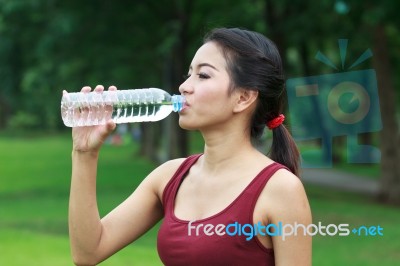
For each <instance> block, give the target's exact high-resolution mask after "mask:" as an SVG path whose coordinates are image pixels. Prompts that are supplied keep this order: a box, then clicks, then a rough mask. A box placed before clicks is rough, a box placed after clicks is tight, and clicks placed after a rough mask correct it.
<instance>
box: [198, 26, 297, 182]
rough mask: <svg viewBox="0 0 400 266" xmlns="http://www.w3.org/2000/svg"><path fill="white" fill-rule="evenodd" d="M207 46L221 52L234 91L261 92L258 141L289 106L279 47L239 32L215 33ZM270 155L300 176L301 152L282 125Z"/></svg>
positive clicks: (254, 130) (254, 127)
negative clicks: (218, 48) (271, 123)
mask: <svg viewBox="0 0 400 266" xmlns="http://www.w3.org/2000/svg"><path fill="white" fill-rule="evenodd" d="M206 42H215V43H216V44H217V45H218V46H219V47H220V49H221V50H222V53H223V55H224V57H225V59H226V62H227V68H228V69H227V71H228V73H229V75H230V78H231V82H232V84H231V87H232V88H231V89H232V90H233V89H235V88H242V89H249V90H257V91H258V99H257V107H256V110H255V112H254V114H253V117H252V120H251V130H250V134H251V138H252V139H259V138H260V137H261V136H262V134H263V132H264V130H265V127H266V123H267V122H268V121H270V120H272V119H274V118H276V117H277V116H279V115H280V114H281V113H282V112H283V110H284V107H285V103H286V89H285V78H284V74H283V69H282V60H281V57H280V55H279V51H278V49H277V47H276V46H275V44H274V43H273V42H272V41H271V40H269V39H268V38H266V37H265V36H264V35H262V34H260V33H257V32H253V31H248V30H244V29H238V28H217V29H214V30H212V31H211V32H209V33H208V34H207V35H206V36H205V38H204V43H206ZM269 154H270V157H271V159H273V160H274V161H276V162H278V163H281V164H283V165H285V166H286V167H288V168H289V169H290V170H291V171H292V172H293V173H294V174H295V175H297V176H299V151H298V149H297V146H296V144H295V142H294V140H293V138H292V136H291V135H290V133H289V131H288V130H287V129H286V127H285V126H284V125H283V124H282V125H280V126H278V127H276V128H274V129H272V146H271V150H270V153H269Z"/></svg>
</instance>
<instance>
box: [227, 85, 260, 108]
mask: <svg viewBox="0 0 400 266" xmlns="http://www.w3.org/2000/svg"><path fill="white" fill-rule="evenodd" d="M257 97H258V90H246V89H239V90H237V98H236V99H237V100H236V104H235V106H234V108H233V112H234V113H240V112H242V111H243V110H246V109H247V108H249V107H250V106H252V105H253V103H255V102H256V100H257Z"/></svg>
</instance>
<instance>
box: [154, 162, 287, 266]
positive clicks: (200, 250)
mask: <svg viewBox="0 0 400 266" xmlns="http://www.w3.org/2000/svg"><path fill="white" fill-rule="evenodd" d="M200 156H201V155H193V156H191V157H188V158H187V159H186V160H185V161H184V162H183V163H182V165H181V166H180V167H179V168H178V170H177V171H176V173H175V174H174V176H173V177H172V178H171V180H170V181H169V182H168V184H167V185H166V187H165V189H164V192H163V197H162V203H163V207H164V220H163V222H162V224H161V227H160V230H159V232H158V237H157V249H158V254H159V256H160V259H161V261H162V262H163V263H164V264H165V265H174V266H178V265H185V266H194V265H199V266H200V265H201V266H209V265H246V266H247V265H254V266H256V265H268V266H270V265H275V262H274V253H273V250H272V249H267V248H265V247H264V246H263V245H262V244H261V242H260V241H259V240H258V238H257V236H254V237H253V238H251V239H250V240H246V238H248V236H245V235H238V234H236V235H235V236H231V235H228V234H227V233H225V234H224V232H225V231H224V230H223V227H221V226H217V225H218V224H223V225H225V226H228V225H229V224H235V223H237V224H236V225H244V224H250V225H253V224H254V223H253V213H254V207H255V204H256V202H257V199H258V197H259V195H260V193H261V191H262V190H263V188H264V186H265V184H266V183H267V182H268V180H269V179H270V177H271V176H272V175H273V174H274V173H275V172H276V171H277V170H279V169H282V168H285V166H283V165H280V164H278V163H272V164H270V165H268V166H267V167H265V168H264V169H263V170H262V171H261V172H260V173H259V174H258V175H257V176H256V177H255V178H254V179H253V180H252V181H251V183H250V184H249V185H248V186H247V187H246V188H245V190H244V191H242V193H241V194H240V195H239V196H238V197H237V198H236V199H235V200H234V201H233V202H232V203H231V204H230V205H229V206H228V207H226V208H225V209H224V210H222V211H220V212H219V213H217V214H215V215H212V216H210V217H208V218H205V219H201V220H196V221H192V222H189V221H184V220H181V219H179V218H177V217H176V216H175V213H174V205H175V197H176V194H177V192H178V189H179V186H180V185H181V183H182V181H183V179H184V178H185V176H186V174H187V173H188V171H189V169H190V167H191V166H192V165H193V164H194V163H195V162H196V161H197V159H198V158H199V157H200ZM201 224H202V225H201ZM189 226H190V228H191V229H190V230H189ZM206 226H207V229H206ZM225 228H226V227H225ZM230 229H232V230H229V231H230V232H231V233H234V228H233V227H232V228H230ZM247 229H249V228H247ZM196 230H197V232H196ZM189 231H190V235H189ZM245 231H248V230H245ZM222 234H223V235H222Z"/></svg>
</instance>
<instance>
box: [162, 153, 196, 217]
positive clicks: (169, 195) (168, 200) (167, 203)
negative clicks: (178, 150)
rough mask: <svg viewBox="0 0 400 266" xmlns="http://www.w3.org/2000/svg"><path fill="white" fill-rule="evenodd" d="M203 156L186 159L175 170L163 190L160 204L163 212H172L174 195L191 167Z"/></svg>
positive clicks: (192, 156)
mask: <svg viewBox="0 0 400 266" xmlns="http://www.w3.org/2000/svg"><path fill="white" fill-rule="evenodd" d="M202 155H203V154H194V155H191V156H189V157H187V158H186V159H185V160H184V161H183V163H182V164H181V165H180V166H179V168H178V169H177V170H176V172H175V174H174V175H173V176H172V178H171V180H169V182H168V183H167V185H166V186H165V188H164V192H163V195H162V204H163V205H164V210H165V211H167V210H172V209H173V207H174V206H173V205H174V199H175V195H176V193H177V191H178V189H179V186H180V185H181V183H182V180H183V178H184V177H185V176H186V174H187V172H188V171H189V169H190V168H191V167H192V165H193V164H194V163H195V162H196V161H197V160H198V159H199V158H200V156H202Z"/></svg>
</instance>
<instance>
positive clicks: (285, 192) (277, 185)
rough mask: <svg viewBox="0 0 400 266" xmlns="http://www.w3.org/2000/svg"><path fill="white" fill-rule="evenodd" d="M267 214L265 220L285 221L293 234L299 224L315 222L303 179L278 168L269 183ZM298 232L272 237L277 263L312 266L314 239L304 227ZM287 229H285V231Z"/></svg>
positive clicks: (267, 187) (280, 265)
mask: <svg viewBox="0 0 400 266" xmlns="http://www.w3.org/2000/svg"><path fill="white" fill-rule="evenodd" d="M266 193H267V195H268V201H267V202H268V208H267V210H268V213H267V214H266V215H267V221H266V223H273V224H275V225H278V224H279V223H282V226H283V227H285V225H287V227H286V228H284V230H283V231H285V232H286V233H288V234H289V233H290V231H291V228H290V226H289V225H291V226H295V225H296V224H297V225H299V224H301V225H304V226H305V227H307V226H308V225H309V224H311V223H312V216H311V210H310V206H309V203H308V199H307V195H306V193H305V190H304V187H303V184H302V183H301V181H300V179H299V178H298V177H296V176H295V175H293V174H292V173H290V172H289V171H286V170H279V171H278V172H277V173H276V174H275V175H274V176H273V178H271V180H270V181H269V182H268V184H267V186H266ZM297 229H298V230H297V235H294V233H293V234H292V235H290V236H289V235H287V236H285V237H284V236H283V235H282V236H274V237H272V242H273V248H274V254H275V263H276V265H277V266H289V265H298V266H310V265H311V264H312V263H311V261H312V239H311V236H309V235H304V231H303V229H302V227H301V226H298V228H297ZM285 232H282V234H283V233H285Z"/></svg>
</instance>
